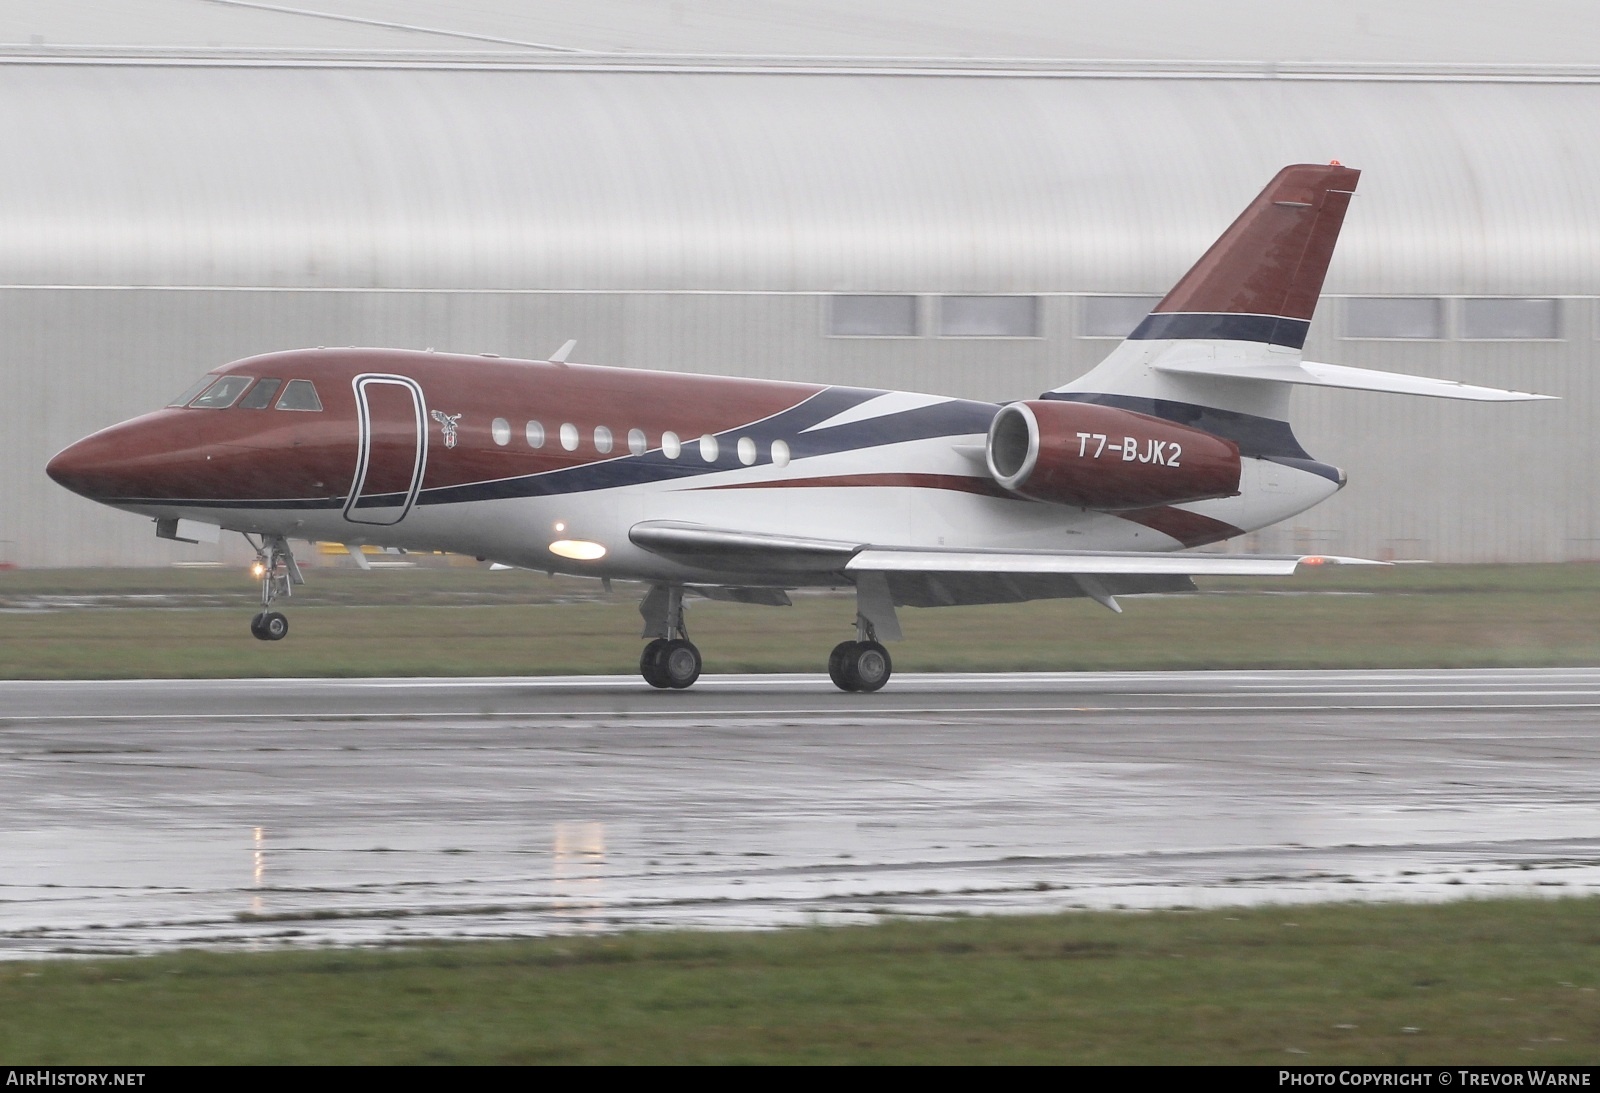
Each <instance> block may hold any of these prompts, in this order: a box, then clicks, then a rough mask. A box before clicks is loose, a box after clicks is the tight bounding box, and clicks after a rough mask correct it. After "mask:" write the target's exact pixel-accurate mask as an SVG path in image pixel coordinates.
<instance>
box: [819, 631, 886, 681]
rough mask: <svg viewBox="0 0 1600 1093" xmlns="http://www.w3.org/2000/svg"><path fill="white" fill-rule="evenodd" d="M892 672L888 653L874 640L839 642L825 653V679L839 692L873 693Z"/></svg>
mask: <svg viewBox="0 0 1600 1093" xmlns="http://www.w3.org/2000/svg"><path fill="white" fill-rule="evenodd" d="M893 671H894V663H893V662H892V661H891V660H890V659H889V650H887V649H885V648H884V647H883V646H881V645H879V644H878V643H877V642H875V641H841V642H840V643H839V644H838V645H835V646H834V647H833V652H832V653H829V654H828V677H829V678H830V679H832V680H833V685H834V686H835V687H837V688H839V689H840V690H841V691H863V692H868V691H876V690H878V689H879V688H881V687H882V686H883V685H884V684H885V683H887V682H889V676H890V674H892V673H893Z"/></svg>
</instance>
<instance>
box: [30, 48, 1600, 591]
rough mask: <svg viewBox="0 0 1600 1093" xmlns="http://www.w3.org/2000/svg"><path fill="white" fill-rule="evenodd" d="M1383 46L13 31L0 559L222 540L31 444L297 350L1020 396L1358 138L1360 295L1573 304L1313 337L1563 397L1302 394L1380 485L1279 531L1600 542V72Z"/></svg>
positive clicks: (1421, 551)
mask: <svg viewBox="0 0 1600 1093" xmlns="http://www.w3.org/2000/svg"><path fill="white" fill-rule="evenodd" d="M1389 75H1390V77H1391V78H1385V79H1370V78H1353V77H1347V76H1346V75H1341V74H1338V73H1332V74H1325V75H1322V76H1317V77H1314V78H1313V77H1310V76H1295V77H1293V78H1277V79H1272V78H1261V76H1260V74H1259V73H1244V72H1239V73H1233V74H1231V75H1229V76H1227V78H1218V77H1204V78H1202V77H1200V76H1198V75H1194V74H1191V75H1190V76H1188V77H1186V78H1174V77H1173V76H1172V75H1171V74H1170V73H1169V74H1167V75H1162V76H1147V77H1144V78H1139V77H1130V76H1120V77H1118V78H1106V77H1104V76H1102V75H1095V74H1093V73H1085V72H1075V71H1070V70H1067V69H1059V70H1055V71H1047V72H1043V73H1034V74H1027V75H997V74H994V73H992V72H987V71H983V70H979V69H974V70H972V71H963V70H961V69H960V68H959V66H945V67H944V68H942V69H941V70H939V71H937V72H934V71H918V72H913V73H907V72H904V71H899V72H896V71H888V72H881V73H867V72H863V71H860V70H854V69H850V68H848V67H834V68H820V69H817V70H816V71H798V70H795V69H793V68H792V67H791V68H789V69H785V70H782V71H780V72H776V73H774V72H770V71H762V70H755V71H732V70H726V71H701V70H696V69H694V68H692V67H691V68H689V69H687V70H674V69H672V68H671V67H670V66H662V65H659V64H657V65H644V66H640V67H639V68H638V69H637V70H628V69H626V68H623V67H620V66H613V67H612V68H611V69H610V70H606V71H594V70H591V68H585V67H584V66H582V65H574V66H568V67H562V66H561V65H560V64H557V63H555V62H547V63H543V64H540V65H531V64H530V65H520V66H519V65H502V66H498V67H494V68H492V69H487V70H486V69H484V68H483V67H481V66H480V67H470V66H469V67H466V68H453V67H446V66H431V67H430V66H428V65H420V66H418V67H412V68H406V69H396V68H393V67H389V66H384V65H373V66H361V65H344V66H341V65H335V64H329V63H325V62H320V61H319V62H317V63H310V62H306V63H283V62H273V63H260V64H231V65H217V64H210V63H198V62H192V61H184V60H181V59H180V60H173V61H161V62H153V61H139V62H137V63H132V62H129V63H120V62H119V63H113V62H108V61H106V60H104V59H97V60H95V61H93V63H52V64H37V63H0V127H3V128H0V131H4V132H5V133H6V134H7V139H8V147H9V151H10V164H11V166H10V169H8V170H7V171H5V172H0V353H3V354H4V356H3V360H4V365H3V367H0V398H3V399H4V405H5V406H6V407H8V415H7V416H8V424H7V427H6V435H7V437H8V439H9V440H10V443H9V444H8V445H7V448H8V454H7V457H6V459H5V460H4V461H3V462H0V561H14V562H19V563H21V564H25V565H47V564H101V563H107V562H128V563H145V562H157V561H162V560H168V559H172V558H176V557H196V556H203V555H204V554H205V551H206V548H200V547H183V546H174V545H172V544H165V543H161V544H158V543H157V542H156V541H155V540H154V539H153V537H151V535H150V529H149V527H148V526H147V525H146V524H144V523H143V522H141V521H139V520H137V519H135V518H133V517H128V516H121V515H118V514H115V513H111V512H109V511H103V510H100V509H98V508H97V507H96V506H93V505H90V504H89V503H88V502H84V501H81V500H79V499H76V498H74V497H72V496H70V495H68V494H66V493H65V491H62V490H60V489H59V488H58V487H56V486H54V485H53V484H52V483H50V482H49V481H48V480H47V479H45V478H44V476H43V473H42V467H43V464H44V462H45V461H46V460H47V459H48V457H49V456H50V454H52V453H53V452H54V451H55V450H57V449H58V448H59V447H61V446H63V445H64V444H66V443H68V442H69V441H71V440H73V439H75V438H76V437H78V436H80V435H82V434H84V433H87V432H89V431H91V430H92V429H95V428H98V427H101V426H103V425H106V424H110V423H111V422H113V421H115V420H118V419H120V418H122V417H126V416H130V415H132V414H133V413H136V412H141V411H143V410H146V409H150V408H154V407H156V406H158V405H160V404H161V403H163V402H164V401H165V400H166V399H167V398H169V397H170V396H171V395H172V394H174V393H176V392H177V391H178V390H181V389H182V388H183V387H184V386H186V385H187V384H188V383H189V382H190V381H191V380H192V379H193V378H195V376H197V375H198V374H199V373H200V372H203V371H205V370H206V369H207V368H210V367H212V366H214V365H216V364H218V363H221V362H223V361H226V360H230V359H234V358H237V357H241V356H245V355H247V354H250V353H256V352H262V351H266V350H271V349H279V348H287V347H294V346H304V345H318V344H328V345H343V344H383V345H397V346H408V347H419V348H420V347H427V346H433V347H436V348H439V349H441V350H444V349H449V350H458V351H465V352H494V353H500V354H503V355H518V356H526V355H535V356H542V355H545V354H547V353H549V352H550V351H552V350H553V349H554V348H555V347H556V346H558V345H559V344H560V343H561V342H562V341H564V340H565V339H566V338H568V337H576V338H578V339H579V350H578V352H577V353H576V354H575V359H579V360H588V361H594V362H599V363H612V364H626V365H628V366H631V367H640V368H670V369H682V370H692V371H704V372H728V373H734V374H745V375H759V376H774V377H789V378H799V379H807V380H820V381H840V382H850V383H857V384H864V385H874V386H883V387H901V388H912V389H921V390H932V391H939V392H948V393H951V394H957V395H965V396H971V397H981V398H990V399H1004V398H1010V397H1017V396H1030V395H1033V394H1036V393H1037V392H1038V391H1039V390H1042V389H1043V388H1045V387H1049V386H1054V385H1056V384H1058V383H1060V382H1062V381H1063V380H1065V379H1066V378H1069V377H1070V376H1072V375H1076V374H1078V373H1079V372H1081V371H1083V370H1084V369H1085V368H1087V367H1088V366H1089V365H1091V364H1092V363H1093V362H1094V361H1095V360H1097V359H1098V358H1099V357H1100V356H1101V355H1102V354H1103V353H1104V352H1105V351H1107V350H1108V349H1109V348H1110V344H1111V343H1110V342H1108V341H1106V340H1105V339H1099V338H1086V337H1082V336H1081V335H1082V333H1083V328H1082V325H1081V312H1082V306H1083V298H1082V294H1085V293H1159V292H1161V291H1163V290H1164V289H1165V288H1166V287H1167V286H1168V285H1169V284H1170V283H1171V282H1172V281H1173V280H1175V279H1176V277H1177V276H1178V275H1179V274H1180V273H1181V272H1182V271H1183V270H1184V269H1185V268H1187V266H1188V264H1189V263H1190V262H1191V261H1193V259H1194V258H1195V257H1197V256H1198V255H1199V253H1200V252H1201V251H1202V250H1203V249H1204V248H1205V246H1206V245H1208V244H1209V242H1210V241H1211V240H1212V238H1214V237H1215V235H1216V234H1217V233H1218V232H1219V231H1220V230H1221V229H1222V228H1223V227H1224V226H1225V225H1226V224H1227V223H1228V221H1229V220H1231V219H1232V217H1233V216H1234V215H1235V214H1236V213H1237V212H1238V210H1239V209H1240V208H1242V206H1243V205H1244V203H1245V202H1246V201H1247V200H1248V199H1249V198H1250V197H1251V196H1253V195H1254V193H1255V192H1256V191H1257V190H1258V189H1259V188H1260V186H1261V185H1262V184H1263V183H1264V182H1265V181H1266V179H1267V178H1268V177H1269V176H1270V175H1271V173H1272V172H1273V171H1274V170H1276V169H1277V167H1279V166H1281V165H1282V164H1283V163H1286V162H1291V161H1299V160H1324V159H1327V158H1330V157H1332V156H1337V157H1338V158H1340V159H1342V160H1343V161H1345V162H1347V163H1351V164H1353V165H1356V166H1359V167H1361V168H1363V170H1364V171H1365V172H1366V174H1365V176H1364V178H1363V181H1362V186H1361V196H1360V197H1359V198H1358V200H1357V202H1356V203H1355V206H1354V207H1353V210H1352V213H1351V216H1350V219H1349V222H1348V224H1347V229H1346V237H1345V240H1344V242H1343V244H1342V245H1341V249H1340V252H1339V254H1338V256H1337V257H1336V259H1335V265H1334V270H1333V273H1332V276H1331V277H1330V282H1329V289H1330V291H1331V292H1334V293H1338V294H1341V295H1350V296H1365V295H1386V294H1403V295H1422V296H1442V297H1452V298H1453V297H1456V296H1463V295H1479V294H1483V295H1495V296H1500V295H1505V296H1529V297H1552V296H1560V297H1563V301H1562V304H1561V307H1562V324H1563V325H1562V331H1561V333H1562V335H1563V336H1562V337H1560V338H1558V339H1553V340H1522V341H1502V342H1467V341H1462V340H1459V339H1458V338H1455V337H1454V336H1453V330H1454V328H1453V327H1452V328H1451V330H1452V336H1449V337H1445V338H1442V339H1439V340H1425V341H1424V340H1398V341H1396V340H1362V339H1351V338H1345V337H1342V336H1341V335H1342V333H1343V332H1344V326H1343V319H1342V314H1341V311H1342V308H1341V304H1340V301H1339V300H1337V299H1335V300H1330V301H1328V304H1327V305H1326V306H1325V307H1324V309H1323V311H1322V312H1321V313H1320V314H1319V317H1318V321H1317V323H1316V324H1314V326H1313V332H1312V340H1311V342H1310V344H1309V345H1308V346H1307V354H1308V356H1310V357H1312V358H1314V359H1321V360H1332V361H1337V362H1339V363H1344V364H1352V365H1360V366H1366V367H1376V368H1384V369H1390V370H1396V371H1411V372H1417V373H1420V374H1429V375H1448V376H1454V377H1457V378H1460V379H1464V380H1467V381H1469V382H1479V383H1486V384H1492V385H1502V386H1514V387H1523V388H1530V389H1536V390H1541V391H1547V392H1550V393H1554V394H1560V395H1563V396H1564V397H1565V401H1563V402H1561V403H1551V404H1541V405H1532V406H1498V407H1496V406H1491V407H1474V406H1456V405H1445V404H1439V403H1433V402H1429V401H1426V400H1415V399H1402V398H1398V397H1384V396H1378V395H1357V394H1344V393H1331V392H1304V393H1301V394H1300V395H1298V396H1297V402H1296V405H1297V407H1299V415H1298V417H1297V425H1298V427H1299V431H1300V433H1301V435H1302V439H1303V440H1304V441H1305V443H1306V445H1307V447H1309V448H1310V449H1311V450H1313V451H1314V452H1315V453H1316V454H1317V455H1318V456H1319V457H1321V458H1324V459H1327V460H1329V461H1331V462H1335V463H1339V464H1341V465H1343V466H1345V467H1346V468H1347V469H1348V470H1349V471H1350V474H1351V483H1352V484H1351V486H1350V488H1349V489H1347V490H1346V491H1345V492H1344V493H1343V494H1341V495H1340V496H1339V497H1337V498H1335V499H1334V500H1333V501H1331V502H1329V503H1328V504H1326V505H1324V506H1322V507H1321V508H1319V509H1316V510H1313V511H1312V512H1311V513H1308V514H1306V515H1305V516H1303V517H1302V518H1300V519H1298V520H1296V521H1294V522H1293V523H1292V524H1291V525H1290V526H1289V527H1287V528H1285V529H1282V530H1281V531H1278V532H1274V533H1269V534H1267V535H1263V536H1261V537H1260V539H1259V542H1258V543H1257V544H1256V545H1258V546H1259V547H1261V548H1262V549H1279V548H1291V547H1296V546H1307V547H1315V548H1320V549H1329V550H1341V551H1346V552H1351V553H1368V554H1386V553H1392V554H1394V555H1396V556H1401V557H1417V556H1426V557H1436V558H1441V559H1450V560H1493V559H1503V560H1530V561H1531V560H1551V559H1562V558H1577V557H1581V558H1588V557H1597V556H1600V518H1597V514H1596V513H1595V512H1594V506H1593V505H1592V503H1591V502H1590V501H1589V493H1590V491H1589V489H1588V485H1587V479H1588V477H1589V476H1590V474H1591V473H1592V468H1593V467H1594V465H1595V461H1594V455H1595V452H1594V451H1593V447H1594V445H1595V443H1596V442H1595V440H1594V439H1593V438H1594V437H1595V435H1596V432H1597V425H1600V422H1596V421H1595V420H1594V417H1595V410H1594V407H1595V395H1594V392H1592V391H1591V390H1590V380H1589V372H1590V369H1591V368H1592V367H1593V362H1594V359H1595V349H1596V344H1597V343H1596V329H1597V324H1596V314H1595V310H1596V303H1595V298H1596V296H1597V294H1600V277H1597V272H1600V247H1597V245H1596V244H1597V243H1600V213H1597V211H1596V203H1595V200H1594V193H1593V189H1594V185H1593V180H1594V179H1596V178H1600V148H1597V147H1596V146H1595V143H1594V142H1593V141H1589V140H1587V139H1584V134H1585V132H1586V129H1585V127H1586V125H1588V123H1589V120H1590V119H1592V118H1593V117H1594V116H1596V113H1597V112H1596V107H1597V106H1600V82H1597V81H1596V80H1594V79H1591V78H1589V77H1588V76H1587V75H1585V74H1582V73H1579V74H1577V75H1574V76H1569V77H1568V78H1565V79H1561V80H1547V79H1535V78H1529V77H1526V76H1524V77H1517V78H1502V77H1504V74H1498V75H1497V74H1495V73H1480V74H1479V75H1477V76H1476V77H1473V76H1470V75H1469V76H1468V77H1467V78H1439V77H1437V76H1434V77H1429V78H1420V79H1405V78H1393V77H1394V76H1395V74H1394V73H1390V74H1389ZM835 292H895V293H907V294H917V295H919V296H922V297H925V298H931V297H934V296H937V295H939V294H952V293H1019V294H1028V295H1038V296H1039V297H1040V298H1041V311H1040V328H1039V331H1038V333H1039V335H1040V336H1039V337H1037V338H1025V339H1006V338H940V337H937V336H934V335H932V334H926V333H925V334H923V335H921V336H917V337H910V338H881V339H880V338H836V337H830V336H828V333H827V331H828V325H827V314H828V309H827V300H828V296H827V294H829V293H835ZM923 306H924V308H925V310H927V309H931V308H932V306H933V305H932V302H931V299H925V300H924V304H923ZM1449 306H1451V307H1454V306H1455V304H1454V303H1451V304H1450V305H1449Z"/></svg>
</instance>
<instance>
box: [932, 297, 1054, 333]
mask: <svg viewBox="0 0 1600 1093" xmlns="http://www.w3.org/2000/svg"><path fill="white" fill-rule="evenodd" d="M939 336H940V337H944V338H1037V337H1038V336H1039V298H1038V297H1037V296H944V297H941V298H940V300H939Z"/></svg>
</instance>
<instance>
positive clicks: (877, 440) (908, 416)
mask: <svg viewBox="0 0 1600 1093" xmlns="http://www.w3.org/2000/svg"><path fill="white" fill-rule="evenodd" d="M885 393H886V392H883V391H868V390H862V389H860V388H852V387H830V388H828V389H827V390H825V391H822V392H819V393H818V394H816V395H814V396H812V397H811V398H809V399H807V400H806V401H805V402H802V403H801V404H800V405H798V406H796V407H794V408H793V409H790V410H785V411H783V412H782V413H778V414H774V415H773V416H772V417H770V418H767V419H765V420H764V421H758V422H754V423H751V424H747V425H741V426H738V427H736V428H733V429H728V430H725V431H723V432H720V433H717V434H716V437H717V458H716V459H715V460H713V461H712V462H709V463H708V462H706V461H705V460H704V459H703V458H701V455H700V438H699V437H685V438H684V441H683V451H682V453H681V454H680V455H679V456H678V458H677V459H668V458H667V457H666V456H665V455H663V454H662V452H661V450H660V449H659V448H658V449H656V450H654V451H650V452H646V453H645V454H644V455H640V456H624V457H622V458H619V459H608V460H604V461H602V462H598V463H587V464H584V465H583V466H580V467H568V468H566V469H563V470H559V471H547V472H545V473H543V474H535V475H527V476H524V477H521V478H510V479H506V480H504V481H500V482H475V483H469V484H467V485H463V486H449V487H444V488H439V489H431V490H424V491H423V492H422V495H421V496H420V497H418V499H417V503H418V504H419V505H451V504H460V503H462V502H465V501H483V500H490V499H498V498H508V497H550V496H555V495H559V494H569V493H587V492H589V491H590V490H604V489H614V488H617V487H620V486H637V485H645V484H649V483H657V482H674V481H684V480H687V479H692V478H699V477H701V476H703V475H708V474H717V473H720V472H723V471H735V470H742V469H745V464H743V463H741V462H740V461H739V450H738V444H739V440H740V438H741V437H749V438H750V439H751V440H753V441H755V443H756V453H757V456H756V461H755V462H754V463H752V464H750V466H752V467H760V466H765V465H768V464H770V463H771V462H772V442H773V441H774V440H782V441H784V442H785V443H787V444H788V445H789V452H790V458H792V459H797V460H798V459H807V458H810V457H811V456H817V455H832V454H835V453H837V452H845V451H859V450H861V449H865V448H873V447H880V446H882V445H885V444H898V443H902V442H904V441H910V440H926V439H929V438H932V437H942V436H965V435H970V434H972V433H982V432H987V431H988V428H989V423H990V422H991V421H993V420H994V415H995V414H996V413H997V412H999V409H1000V407H999V406H997V405H995V404H993V403H987V402H966V401H962V400H957V401H953V402H945V403H939V404H936V405H933V406H919V407H916V408H914V409H911V410H905V411H902V412H900V413H897V414H887V415H885V416H883V417H875V418H869V419H867V420H865V421H855V422H849V423H847V424H844V425H835V426H833V427H831V428H827V429H817V430H814V431H812V432H805V431H804V430H806V429H808V428H810V427H811V426H813V425H816V424H818V423H819V422H823V421H826V420H827V419H828V418H830V417H833V416H835V415H836V414H840V413H843V412H844V411H846V410H849V409H851V408H853V407H855V406H859V405H860V404H861V403H863V402H866V401H867V400H868V399H873V398H877V397H878V396H879V395H882V394H885Z"/></svg>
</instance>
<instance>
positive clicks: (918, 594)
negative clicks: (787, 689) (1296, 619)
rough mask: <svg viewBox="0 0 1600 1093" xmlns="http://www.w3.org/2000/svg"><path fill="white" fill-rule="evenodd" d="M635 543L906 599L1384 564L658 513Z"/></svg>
mask: <svg viewBox="0 0 1600 1093" xmlns="http://www.w3.org/2000/svg"><path fill="white" fill-rule="evenodd" d="M628 537H629V538H630V539H631V540H632V541H633V543H634V544H635V545H636V546H639V547H641V548H643V549H645V550H648V551H651V552H652V553H655V554H660V555H662V556H663V557H666V558H670V559H672V560H673V561H677V562H680V563H682V564H684V565H688V566H693V567H694V568H697V569H715V570H718V571H719V572H721V573H725V574H727V576H728V578H729V580H728V582H727V583H728V585H729V586H731V587H745V586H749V587H761V586H764V585H773V584H776V585H780V586H783V585H790V584H798V583H802V582H803V583H827V582H828V581H830V580H831V581H833V582H834V583H838V584H855V583H857V581H858V580H859V579H860V578H862V577H864V576H866V575H869V574H871V575H877V576H879V577H881V578H882V579H883V580H884V581H885V582H886V584H887V586H888V589H889V594H890V596H891V597H892V599H893V601H894V604H895V606H897V607H950V606H956V605H961V604H980V603H1018V602H1021V601H1023V600H1042V599H1058V598H1066V597H1074V596H1088V597H1090V598H1092V599H1094V600H1096V601H1097V602H1099V603H1102V604H1104V605H1105V606H1107V607H1109V608H1110V609H1111V610H1113V611H1118V610H1121V609H1120V608H1119V607H1118V606H1117V604H1116V600H1115V597H1116V596H1119V595H1137V594H1139V593H1150V592H1192V591H1194V587H1195V585H1194V581H1193V578H1194V577H1197V576H1205V577H1220V576H1257V577H1282V576H1287V575H1288V574H1291V573H1293V572H1294V571H1295V568H1296V567H1297V566H1298V565H1300V564H1301V563H1302V562H1311V563H1329V562H1344V563H1357V564H1370V565H1381V564H1383V563H1380V562H1367V561H1366V560H1365V559H1360V558H1335V557H1329V556H1326V555H1301V554H1285V555H1270V554H1179V553H1171V554H1155V553H1141V552H1137V551H1092V550H1060V551H1054V550H926V549H912V548H900V547H881V546H872V545H870V544H866V543H850V542H843V541H840V540H835V539H809V538H803V537H796V536H784V535H767V534H763V533H760V532H747V531H731V530H726V529H720V528H708V527H704V526H701V525H698V524H685V523H677V522H672V521H664V520H652V521H646V522H645V523H641V524H635V525H634V526H633V528H632V530H631V531H629V533H628Z"/></svg>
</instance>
